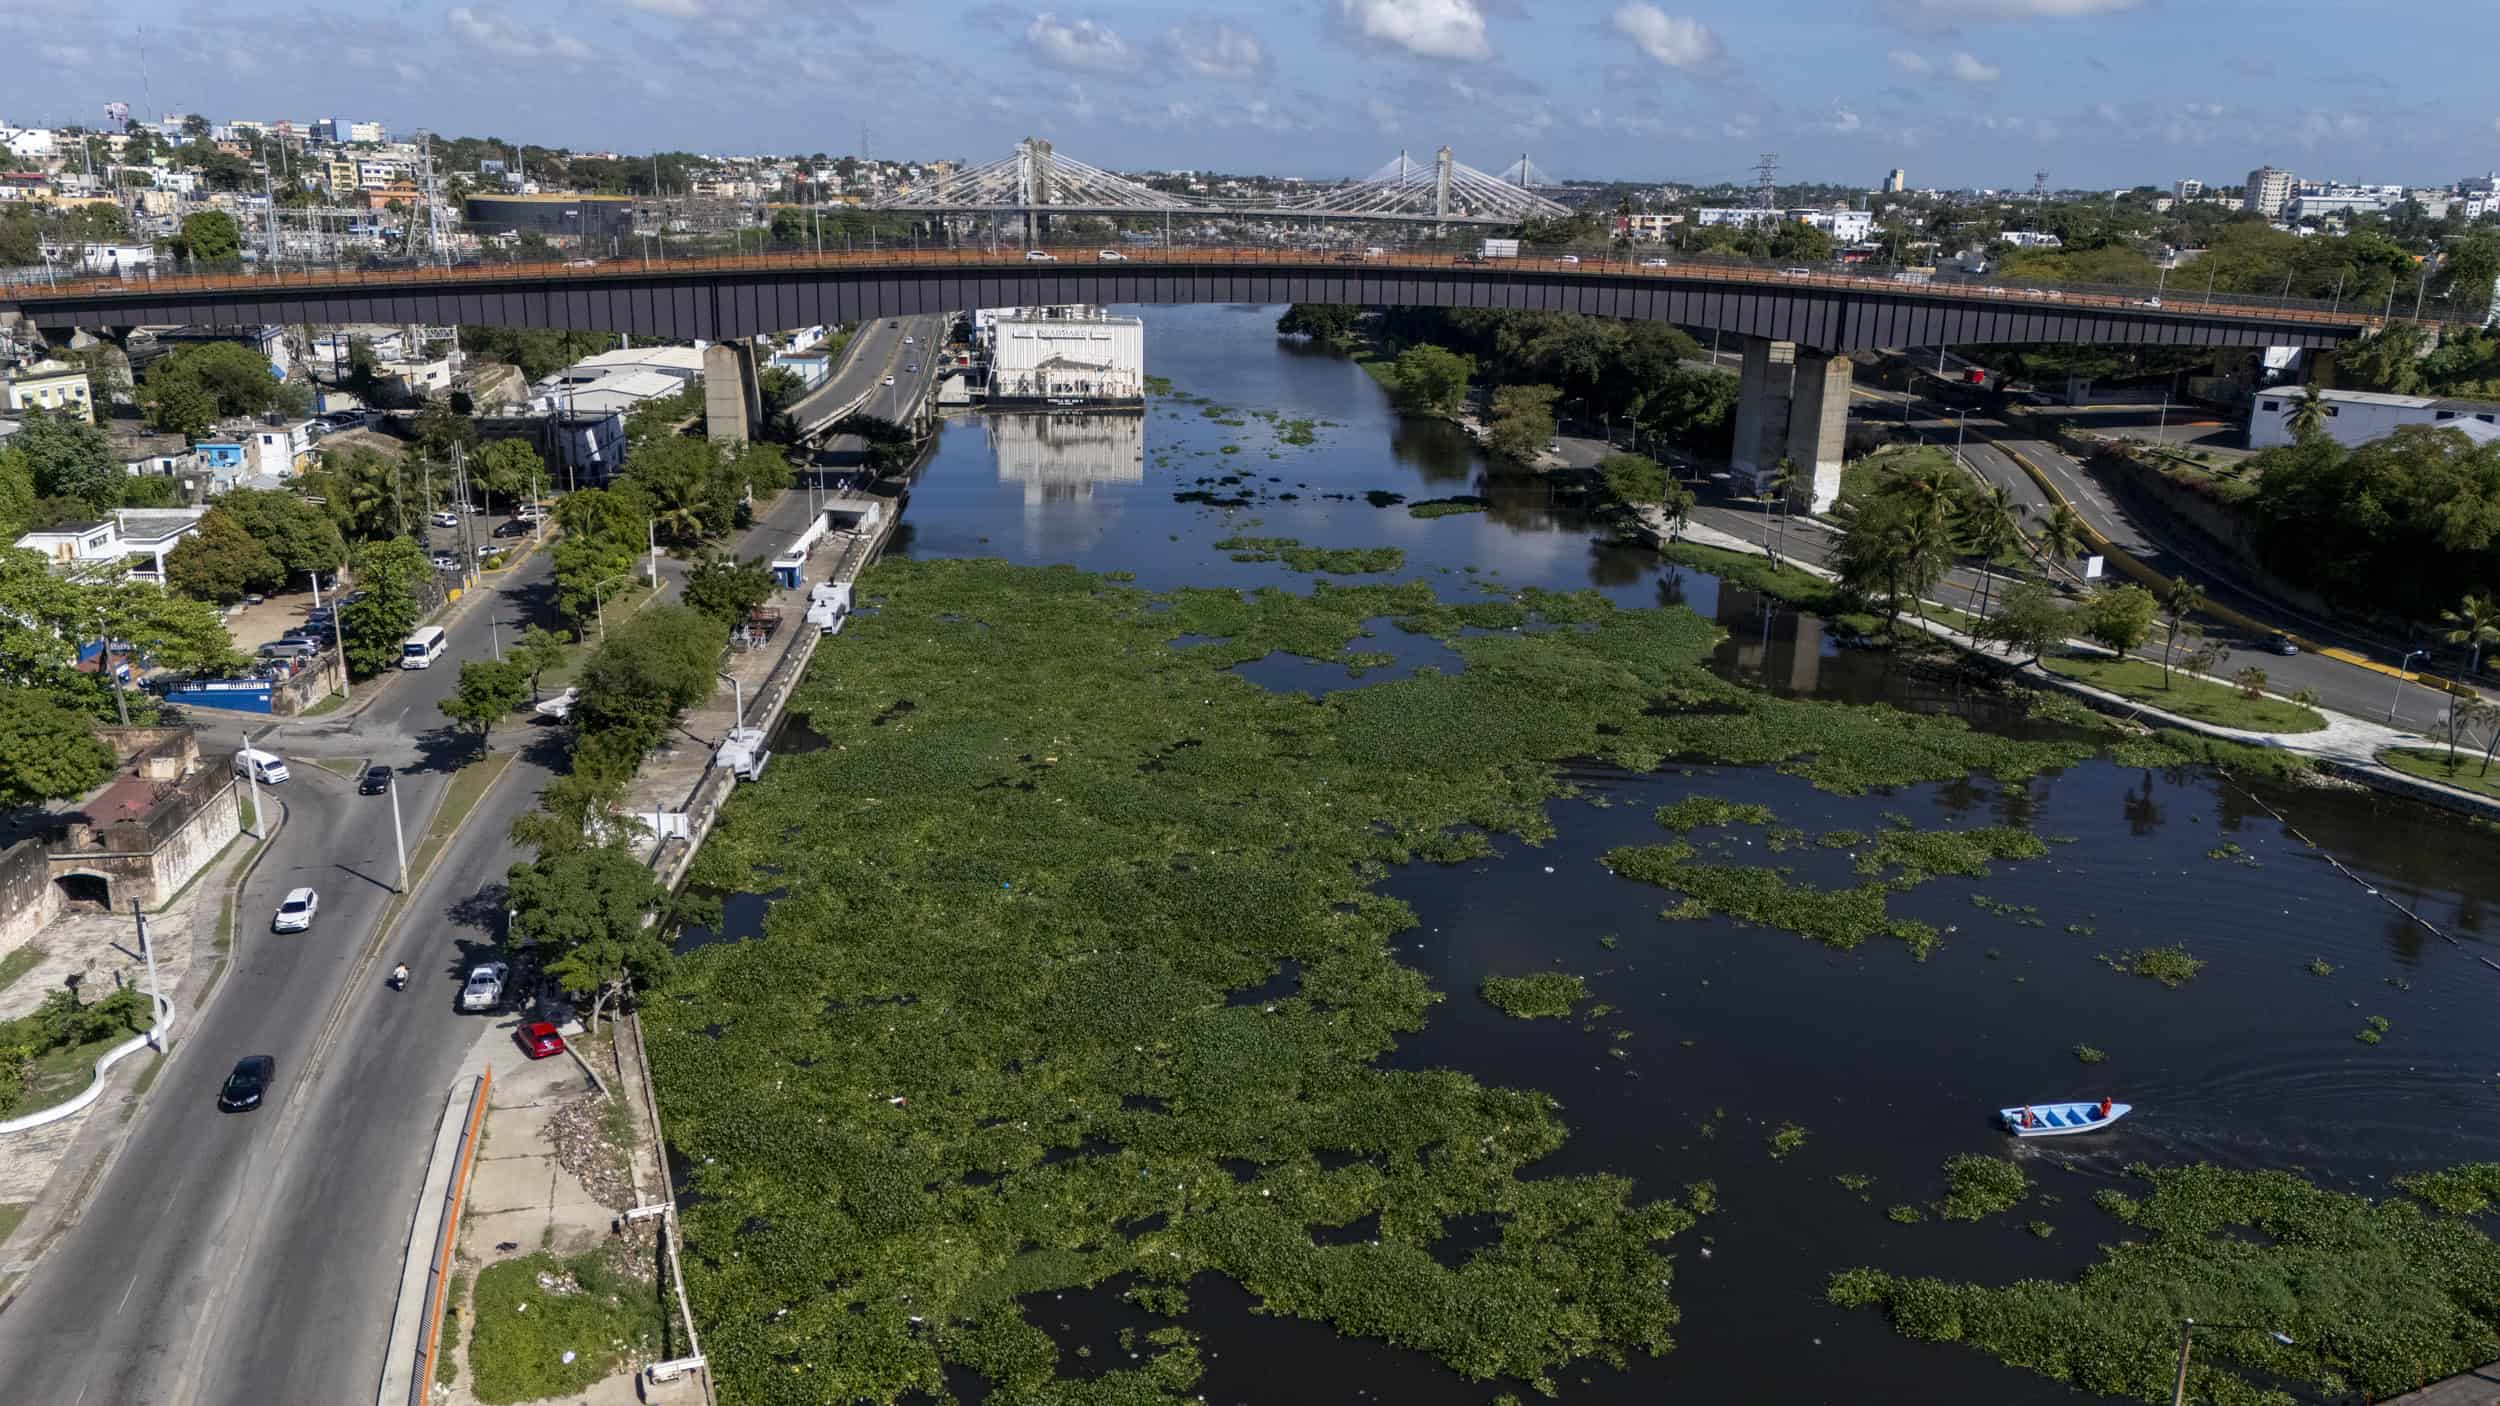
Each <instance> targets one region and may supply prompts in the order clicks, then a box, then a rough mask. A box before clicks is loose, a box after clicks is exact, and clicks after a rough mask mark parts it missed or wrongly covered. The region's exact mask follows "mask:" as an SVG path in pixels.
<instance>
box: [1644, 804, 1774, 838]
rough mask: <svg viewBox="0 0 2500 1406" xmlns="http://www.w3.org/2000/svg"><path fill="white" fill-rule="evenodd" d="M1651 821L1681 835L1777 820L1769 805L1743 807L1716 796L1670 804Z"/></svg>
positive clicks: (1660, 810)
mask: <svg viewBox="0 0 2500 1406" xmlns="http://www.w3.org/2000/svg"><path fill="white" fill-rule="evenodd" d="M1653 818H1654V819H1655V820H1657V822H1658V824H1659V826H1660V828H1662V829H1667V830H1674V831H1677V832H1679V833H1681V832H1683V831H1686V830H1698V829H1701V828H1702V827H1704V826H1708V825H1768V824H1770V823H1771V822H1772V821H1773V820H1776V819H1778V818H1779V817H1778V816H1776V815H1774V814H1773V813H1772V811H1771V808H1770V807H1769V806H1761V805H1742V804H1739V803H1737V802H1735V801H1725V800H1721V799H1719V798H1718V797H1717V796H1706V795H1692V796H1686V797H1685V798H1684V799H1682V800H1680V801H1677V802H1676V803H1675V804H1673V805H1664V806H1660V807H1658V810H1657V813H1656V815H1655V816H1654V817H1653Z"/></svg>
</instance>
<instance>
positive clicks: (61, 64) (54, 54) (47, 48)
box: [36, 44, 95, 68]
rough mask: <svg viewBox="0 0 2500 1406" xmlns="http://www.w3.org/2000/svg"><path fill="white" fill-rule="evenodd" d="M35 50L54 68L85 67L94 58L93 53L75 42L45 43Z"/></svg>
mask: <svg viewBox="0 0 2500 1406" xmlns="http://www.w3.org/2000/svg"><path fill="white" fill-rule="evenodd" d="M36 52H37V53H40V54H42V55H43V61H44V62H45V63H48V64H51V65H52V66H53V67H55V68H85V67H86V66H87V65H88V64H89V63H91V62H93V61H94V60H95V55H94V54H92V53H89V52H88V51H87V50H85V49H83V48H81V47H79V46H78V45H76V44H46V45H44V46H43V47H42V48H41V49H38V50H36Z"/></svg>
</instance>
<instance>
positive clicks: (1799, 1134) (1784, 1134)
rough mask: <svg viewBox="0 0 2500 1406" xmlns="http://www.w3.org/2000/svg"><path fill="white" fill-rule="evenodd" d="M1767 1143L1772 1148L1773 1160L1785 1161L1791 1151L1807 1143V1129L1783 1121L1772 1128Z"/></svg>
mask: <svg viewBox="0 0 2500 1406" xmlns="http://www.w3.org/2000/svg"><path fill="white" fill-rule="evenodd" d="M1766 1143H1767V1145H1768V1146H1769V1147H1770V1149H1771V1160H1772V1161H1774V1162H1785V1161H1787V1160H1788V1154H1789V1153H1792V1152H1794V1151H1796V1150H1797V1149H1798V1148H1800V1147H1803V1146H1805V1145H1806V1130H1805V1129H1803V1128H1801V1127H1799V1126H1797V1125H1796V1124H1794V1123H1782V1124H1780V1125H1779V1126H1778V1127H1777V1128H1774V1129H1772V1130H1771V1136H1770V1137H1769V1138H1768V1139H1766Z"/></svg>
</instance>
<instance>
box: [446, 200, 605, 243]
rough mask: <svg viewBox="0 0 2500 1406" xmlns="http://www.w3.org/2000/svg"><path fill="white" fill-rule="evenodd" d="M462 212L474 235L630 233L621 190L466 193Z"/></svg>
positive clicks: (590, 236) (578, 236)
mask: <svg viewBox="0 0 2500 1406" xmlns="http://www.w3.org/2000/svg"><path fill="white" fill-rule="evenodd" d="M462 218H463V219H465V220H467V221H468V225H469V228H470V230H471V231H472V232H473V233H476V234H480V235H487V234H506V233H510V234H533V233H534V234H539V235H543V236H545V237H546V238H548V239H555V240H562V239H589V240H597V241H606V240H610V239H629V238H631V237H632V236H633V233H634V201H633V197H631V196H625V195H472V196H470V197H469V198H468V200H467V202H466V203H465V204H464V205H463V207H462Z"/></svg>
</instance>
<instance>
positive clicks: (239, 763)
mask: <svg viewBox="0 0 2500 1406" xmlns="http://www.w3.org/2000/svg"><path fill="white" fill-rule="evenodd" d="M234 774H235V775H237V776H249V777H250V778H252V779H253V780H254V781H257V782H259V783H260V784H261V785H263V786H275V785H277V784H278V783H279V782H282V781H284V780H286V759H285V758H284V757H281V756H279V755H278V754H277V753H275V752H264V751H262V750H260V749H259V748H258V747H246V748H244V749H243V750H241V751H239V752H237V753H235V754H234Z"/></svg>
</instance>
